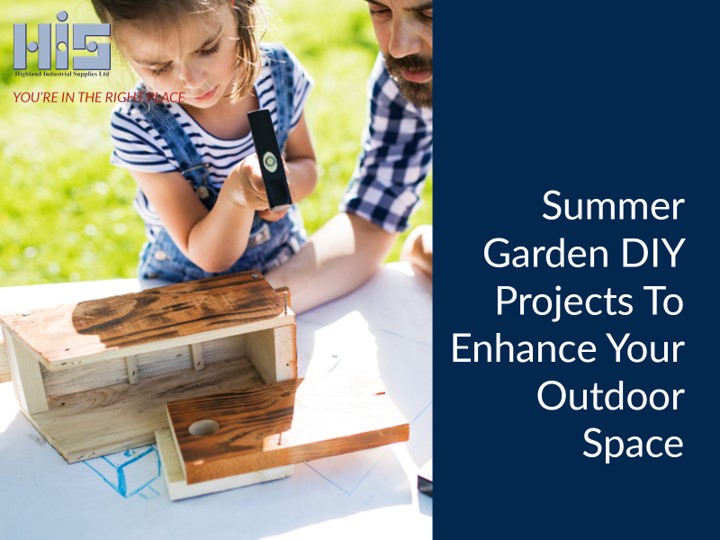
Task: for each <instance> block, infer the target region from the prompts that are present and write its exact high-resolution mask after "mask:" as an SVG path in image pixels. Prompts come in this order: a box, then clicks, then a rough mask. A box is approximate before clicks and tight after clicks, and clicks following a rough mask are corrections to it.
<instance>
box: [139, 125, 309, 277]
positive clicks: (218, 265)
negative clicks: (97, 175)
mask: <svg viewBox="0 0 720 540" xmlns="http://www.w3.org/2000/svg"><path fill="white" fill-rule="evenodd" d="M285 165H286V169H287V174H288V184H289V186H290V193H291V195H292V198H293V201H295V202H297V201H300V200H302V199H303V198H305V197H306V196H307V195H309V194H310V193H312V191H313V189H314V188H315V184H316V182H317V169H316V164H315V152H314V150H313V145H312V140H311V138H310V133H309V131H308V128H307V124H306V122H305V118H304V116H303V117H301V118H300V121H299V122H298V124H297V125H296V126H295V128H293V130H292V132H291V133H290V136H289V137H288V141H287V145H286V157H285ZM132 175H133V177H134V178H135V180H136V181H137V183H138V185H139V187H140V189H141V190H142V191H143V193H144V194H145V196H146V197H147V198H148V200H149V201H150V203H151V204H152V206H153V207H154V208H155V210H157V213H158V215H159V216H160V220H161V221H162V223H163V225H164V226H165V228H166V229H167V231H168V233H169V234H170V236H171V238H172V239H173V241H174V242H175V244H176V245H177V246H178V248H180V250H181V251H182V252H183V253H184V254H185V256H186V257H187V258H188V259H190V260H191V261H193V262H194V263H195V264H197V265H198V266H199V267H200V268H202V269H203V270H205V271H207V272H223V271H225V270H227V269H228V268H230V267H231V266H232V265H233V264H234V263H235V261H237V260H238V259H239V258H240V257H241V256H242V254H243V253H244V252H245V248H246V247H247V242H248V238H249V237H250V229H251V227H252V221H253V216H254V211H255V210H258V211H260V212H261V217H263V218H265V219H269V220H275V219H279V218H280V217H282V216H283V215H284V213H282V212H276V213H273V212H270V211H268V210H267V208H268V201H267V196H266V194H265V186H264V184H263V181H262V174H261V172H260V165H259V163H258V160H257V156H256V155H255V154H252V155H250V156H248V157H247V158H245V159H243V160H242V161H241V162H240V163H239V164H238V165H237V166H236V167H235V168H234V169H233V171H232V172H231V173H230V174H229V175H228V177H227V179H226V180H225V183H224V184H223V187H222V189H221V190H220V193H219V195H218V199H217V202H216V203H215V206H214V207H213V209H212V211H210V212H208V210H207V209H206V208H205V206H204V205H203V204H202V203H201V202H200V200H199V199H198V197H197V195H196V194H195V192H194V190H193V189H192V187H191V186H190V184H188V182H187V180H185V178H183V176H182V175H181V174H180V173H177V172H173V173H146V172H138V171H132Z"/></svg>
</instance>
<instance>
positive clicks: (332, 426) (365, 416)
mask: <svg viewBox="0 0 720 540" xmlns="http://www.w3.org/2000/svg"><path fill="white" fill-rule="evenodd" d="M298 382H299V381H287V382H282V383H276V384H272V385H265V386H263V387H259V388H252V389H247V390H245V391H241V392H230V393H223V394H219V395H215V396H206V397H202V398H197V399H190V400H182V401H177V402H168V404H167V409H168V418H169V420H170V424H171V427H172V429H173V431H174V437H175V440H176V443H177V450H178V455H179V456H181V461H182V463H183V465H184V470H185V480H186V482H187V483H188V484H194V483H197V482H206V481H209V480H214V479H218V478H225V477H230V476H235V475H238V474H245V473H248V472H253V471H259V470H263V469H270V468H273V467H278V466H283V465H289V464H293V463H300V462H303V461H307V460H312V459H318V458H322V457H327V456H333V455H338V454H344V453H347V452H355V451H358V450H364V449H368V448H374V447H377V446H383V445H386V444H390V443H395V442H401V441H407V440H408V437H409V426H408V423H407V421H406V420H405V418H403V416H402V414H401V413H400V412H399V411H398V410H397V408H396V407H395V406H394V404H393V403H392V401H391V400H390V399H389V397H388V396H387V395H386V394H385V390H384V388H383V387H382V384H381V383H380V381H379V380H378V379H377V377H375V376H372V375H370V374H367V373H347V374H342V375H340V374H332V373H329V374H326V375H322V376H318V377H314V378H312V379H305V380H304V381H302V383H301V384H299V386H297V385H298ZM296 388H297V390H295V389H296ZM293 394H295V396H294V397H295V403H294V407H293V406H292V401H293ZM204 420H214V421H215V422H217V424H218V425H219V429H218V430H217V432H215V433H212V434H206V435H192V434H191V433H190V426H191V425H193V424H194V423H195V422H199V421H204ZM288 427H290V429H289V430H288V429H287V428H288Z"/></svg>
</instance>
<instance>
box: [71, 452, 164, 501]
mask: <svg viewBox="0 0 720 540" xmlns="http://www.w3.org/2000/svg"><path fill="white" fill-rule="evenodd" d="M83 463H85V465H87V466H88V467H89V468H90V469H91V470H92V471H93V472H94V473H96V474H97V475H98V476H99V477H100V478H102V480H103V481H104V482H105V483H106V484H107V485H109V486H110V487H112V488H113V489H114V490H115V491H117V492H118V493H119V494H120V495H122V496H123V497H125V498H128V497H132V496H133V495H136V494H138V493H140V492H141V491H143V490H145V488H148V487H149V486H150V484H152V483H153V482H154V481H155V480H157V479H158V478H159V477H160V467H161V466H160V455H159V454H158V451H157V448H156V447H155V446H154V445H150V446H144V447H141V448H134V449H130V450H126V451H124V452H118V453H116V454H111V455H109V456H103V457H99V458H95V459H91V460H88V461H84V462H83ZM150 489H152V488H150ZM152 491H153V492H155V493H156V494H157V491H155V490H154V489H152ZM152 497H153V495H152V494H151V493H149V492H145V493H144V495H143V498H152Z"/></svg>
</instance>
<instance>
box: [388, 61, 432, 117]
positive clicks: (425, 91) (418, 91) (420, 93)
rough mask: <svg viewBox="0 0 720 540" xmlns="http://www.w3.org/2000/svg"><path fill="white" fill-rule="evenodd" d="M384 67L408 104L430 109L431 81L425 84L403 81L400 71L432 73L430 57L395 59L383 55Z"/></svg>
mask: <svg viewBox="0 0 720 540" xmlns="http://www.w3.org/2000/svg"><path fill="white" fill-rule="evenodd" d="M383 56H384V57H385V67H387V70H388V73H390V75H391V76H392V78H393V79H395V81H396V82H397V84H398V87H399V88H400V92H402V95H403V96H405V97H406V98H407V99H408V101H410V103H412V104H414V105H417V106H418V107H428V108H430V107H432V79H430V81H428V82H426V83H415V82H410V81H407V80H405V79H403V76H402V71H401V70H403V69H407V70H410V71H432V57H430V58H426V57H423V56H419V55H416V54H413V55H410V56H404V57H403V58H395V57H393V56H390V55H389V54H384V55H383Z"/></svg>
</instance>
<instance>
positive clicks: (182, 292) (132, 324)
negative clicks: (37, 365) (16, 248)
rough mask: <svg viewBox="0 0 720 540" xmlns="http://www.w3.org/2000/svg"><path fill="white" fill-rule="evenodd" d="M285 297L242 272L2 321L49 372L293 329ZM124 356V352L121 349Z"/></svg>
mask: <svg viewBox="0 0 720 540" xmlns="http://www.w3.org/2000/svg"><path fill="white" fill-rule="evenodd" d="M294 321H295V316H294V314H293V313H292V312H291V311H288V314H287V315H285V313H284V304H283V300H282V295H281V294H279V293H277V292H276V291H275V290H274V289H273V288H272V287H270V285H269V284H268V283H267V281H265V280H264V279H263V277H262V275H261V274H258V273H256V272H243V273H240V274H233V275H229V276H220V277H216V278H208V279H203V280H198V281H191V282H186V283H178V284H174V285H168V286H166V287H159V288H156V289H148V290H146V291H142V292H138V293H130V294H125V295H120V296H114V297H110V298H103V299H99V300H91V301H87V302H80V303H76V304H69V305H65V306H59V307H55V308H48V309H42V310H38V311H34V312H31V313H29V314H25V315H24V316H21V315H10V316H5V317H3V318H2V322H3V324H4V325H6V326H7V327H8V328H9V329H10V330H11V331H12V333H13V334H15V335H16V336H18V337H19V338H20V339H21V340H23V341H25V342H27V343H28V344H29V345H30V347H31V348H32V349H34V350H35V351H37V353H38V355H39V356H40V357H41V359H42V361H43V362H44V363H45V365H46V367H48V369H51V370H52V369H63V368H67V367H70V366H72V365H78V364H81V363H87V362H91V361H101V360H107V359H110V358H115V357H117V356H128V355H133V354H140V353H144V352H150V351H154V350H160V349H166V348H168V347H173V346H181V345H190V344H192V343H196V342H198V341H207V340H211V339H217V338H222V337H227V336H230V335H235V334H238V333H245V332H253V331H256V330H262V329H265V328H274V327H276V326H283V325H287V324H292V323H294ZM117 351H121V352H117Z"/></svg>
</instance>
